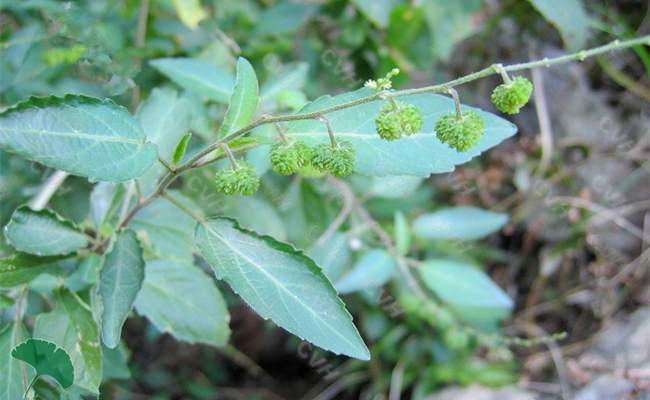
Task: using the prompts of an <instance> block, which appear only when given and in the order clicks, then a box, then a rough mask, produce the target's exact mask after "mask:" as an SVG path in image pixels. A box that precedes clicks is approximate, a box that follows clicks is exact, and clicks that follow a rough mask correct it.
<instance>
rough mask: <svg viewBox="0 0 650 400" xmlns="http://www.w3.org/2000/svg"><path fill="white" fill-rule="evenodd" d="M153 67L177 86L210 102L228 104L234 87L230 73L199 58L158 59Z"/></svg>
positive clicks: (152, 64) (153, 61) (151, 62)
mask: <svg viewBox="0 0 650 400" xmlns="http://www.w3.org/2000/svg"><path fill="white" fill-rule="evenodd" d="M149 64H151V66H152V67H154V68H156V69H157V70H158V71H160V72H161V73H162V74H164V75H165V76H167V77H168V78H169V79H171V80H172V81H174V82H175V83H176V84H177V85H179V86H181V87H183V88H185V89H187V90H189V91H192V92H194V93H196V94H198V95H201V96H203V97H207V98H208V99H210V100H214V101H216V102H219V103H228V101H229V99H230V93H231V92H232V87H233V77H232V75H231V74H230V73H228V72H226V71H224V70H222V69H221V68H219V67H217V66H214V65H212V64H210V63H208V62H206V61H203V60H199V59H197V58H158V59H156V60H152V61H149Z"/></svg>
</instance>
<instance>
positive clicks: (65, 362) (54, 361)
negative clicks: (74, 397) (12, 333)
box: [11, 339, 74, 389]
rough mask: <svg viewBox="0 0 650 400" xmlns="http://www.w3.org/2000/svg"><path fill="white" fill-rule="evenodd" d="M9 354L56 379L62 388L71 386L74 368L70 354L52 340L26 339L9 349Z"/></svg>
mask: <svg viewBox="0 0 650 400" xmlns="http://www.w3.org/2000/svg"><path fill="white" fill-rule="evenodd" d="M11 356H12V357H13V358H16V359H18V360H22V361H24V362H26V363H27V364H29V365H31V366H32V367H34V369H35V370H36V373H37V374H38V375H47V376H51V377H52V378H54V379H56V381H57V382H59V384H60V385H61V387H62V388H64V389H67V388H69V387H70V386H72V383H73V381H74V369H73V367H72V361H71V360H70V356H69V355H68V353H66V351H65V350H64V349H62V348H60V347H58V346H57V345H56V344H54V343H52V342H48V341H46V340H39V339H27V340H26V341H24V342H22V343H21V344H19V345H18V346H17V347H16V348H14V349H13V350H12V351H11Z"/></svg>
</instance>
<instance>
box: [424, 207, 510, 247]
mask: <svg viewBox="0 0 650 400" xmlns="http://www.w3.org/2000/svg"><path fill="white" fill-rule="evenodd" d="M506 222H508V215H507V214H500V213H495V212H492V211H487V210H482V209H480V208H476V207H454V208H444V209H442V210H438V211H435V212H432V213H428V214H423V215H420V216H419V217H417V218H416V219H415V220H414V221H413V232H414V233H415V235H416V236H417V237H419V238H420V239H461V240H476V239H481V238H482V237H484V236H487V235H489V234H491V233H493V232H496V231H498V230H499V229H501V228H502V227H503V225H505V224H506Z"/></svg>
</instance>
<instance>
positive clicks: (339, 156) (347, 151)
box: [311, 141, 354, 177]
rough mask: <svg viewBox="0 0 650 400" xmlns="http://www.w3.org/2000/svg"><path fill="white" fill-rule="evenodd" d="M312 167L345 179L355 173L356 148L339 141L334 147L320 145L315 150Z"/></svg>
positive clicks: (328, 144)
mask: <svg viewBox="0 0 650 400" xmlns="http://www.w3.org/2000/svg"><path fill="white" fill-rule="evenodd" d="M311 163H312V165H313V166H314V167H315V168H316V169H318V170H320V171H322V172H329V173H331V174H332V175H334V176H338V177H344V176H348V175H350V174H352V171H354V147H353V146H352V143H350V142H347V141H339V142H338V143H337V144H336V145H334V146H332V145H331V144H330V143H323V144H319V145H318V146H316V147H315V148H314V151H313V157H312V160H311Z"/></svg>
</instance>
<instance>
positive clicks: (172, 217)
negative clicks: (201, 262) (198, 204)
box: [129, 192, 195, 261]
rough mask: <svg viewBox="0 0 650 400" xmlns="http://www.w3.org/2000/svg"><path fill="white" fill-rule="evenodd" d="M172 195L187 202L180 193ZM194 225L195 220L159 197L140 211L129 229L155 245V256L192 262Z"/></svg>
mask: <svg viewBox="0 0 650 400" xmlns="http://www.w3.org/2000/svg"><path fill="white" fill-rule="evenodd" d="M172 194H173V196H174V197H176V198H177V199H179V200H182V201H186V200H185V199H184V198H183V197H181V196H180V195H179V194H178V193H174V192H172ZM194 225H195V223H194V220H193V219H192V218H191V217H189V216H188V215H187V214H186V213H184V212H183V211H181V210H179V209H178V207H176V206H174V205H173V204H172V203H170V202H169V200H167V199H165V198H158V199H157V200H156V201H154V202H153V203H151V204H150V205H149V206H147V207H145V208H143V209H142V210H140V212H138V214H137V215H136V217H135V218H134V219H133V221H131V224H130V225H129V226H130V227H131V228H132V229H134V230H135V231H137V232H138V235H142V237H143V238H144V239H145V241H147V242H149V243H150V244H151V245H152V246H153V249H154V251H155V254H154V257H156V258H164V259H175V260H184V261H188V260H189V261H192V251H193V250H194Z"/></svg>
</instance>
